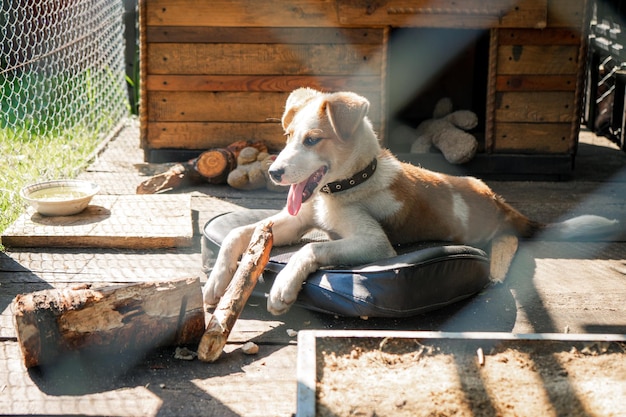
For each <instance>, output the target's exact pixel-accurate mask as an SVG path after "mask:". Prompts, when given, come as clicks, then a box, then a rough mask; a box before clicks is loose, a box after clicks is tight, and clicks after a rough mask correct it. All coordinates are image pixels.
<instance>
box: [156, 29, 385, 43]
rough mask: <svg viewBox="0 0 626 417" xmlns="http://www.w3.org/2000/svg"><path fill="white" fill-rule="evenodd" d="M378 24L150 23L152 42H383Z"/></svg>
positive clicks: (381, 31)
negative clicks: (232, 25) (304, 26)
mask: <svg viewBox="0 0 626 417" xmlns="http://www.w3.org/2000/svg"><path fill="white" fill-rule="evenodd" d="M383 38H384V36H383V30H381V29H378V28H317V27H316V28H285V27H272V28H268V27H233V28H230V27H209V26H148V27H147V28H146V41H147V42H150V43H303V44H310V43H313V44H315V43H317V44H325V43H328V44H335V43H339V44H372V45H380V44H382V42H383Z"/></svg>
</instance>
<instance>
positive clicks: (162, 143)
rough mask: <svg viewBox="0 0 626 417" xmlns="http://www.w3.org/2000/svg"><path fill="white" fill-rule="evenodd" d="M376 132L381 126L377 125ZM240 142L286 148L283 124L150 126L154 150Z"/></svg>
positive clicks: (168, 124)
mask: <svg viewBox="0 0 626 417" xmlns="http://www.w3.org/2000/svg"><path fill="white" fill-rule="evenodd" d="M373 125H374V129H375V130H377V131H378V130H379V129H380V125H379V124H376V123H374V124H373ZM237 140H261V141H263V142H265V144H266V145H267V147H268V148H269V150H270V151H271V152H278V151H280V150H281V149H283V147H284V146H285V135H284V131H283V128H282V126H281V125H280V123H278V122H276V123H269V122H268V123H246V122H233V123H229V122H197V123H194V122H180V123H179V122H171V123H170V122H154V123H150V124H149V125H148V143H149V146H150V149H171V148H176V149H191V150H204V149H210V148H216V147H224V146H228V145H230V144H231V143H233V142H234V141H237Z"/></svg>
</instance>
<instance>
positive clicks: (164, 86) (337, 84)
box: [145, 75, 383, 94]
mask: <svg viewBox="0 0 626 417" xmlns="http://www.w3.org/2000/svg"><path fill="white" fill-rule="evenodd" d="M145 82H146V88H147V90H148V91H263V92H291V91H293V90H295V89H296V88H300V87H311V88H315V89H317V90H321V91H341V90H350V91H361V92H375V93H377V94H380V90H381V84H382V82H383V80H382V78H381V77H380V76H377V75H370V76H360V75H355V76H353V77H350V76H339V75H335V76H329V75H281V76H276V75H150V76H148V78H147V80H146V81H145Z"/></svg>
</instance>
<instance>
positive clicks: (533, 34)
mask: <svg viewBox="0 0 626 417" xmlns="http://www.w3.org/2000/svg"><path fill="white" fill-rule="evenodd" d="M498 44H500V45H578V44H580V29H578V30H577V29H570V28H566V29H552V28H549V29H543V30H537V29H499V30H498Z"/></svg>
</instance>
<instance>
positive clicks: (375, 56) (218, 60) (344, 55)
mask: <svg viewBox="0 0 626 417" xmlns="http://www.w3.org/2000/svg"><path fill="white" fill-rule="evenodd" d="M146 54H147V65H148V68H149V70H148V74H149V75H150V74H177V75H182V74H189V75H192V74H215V75H258V74H263V75H268V74H275V75H353V74H359V75H378V74H380V73H381V71H382V66H383V59H384V57H383V54H382V53H381V48H380V46H378V45H340V44H325V45H324V44H308V45H303V44H291V45H287V44H199V43H183V44H181V43H153V44H148V46H147V51H146Z"/></svg>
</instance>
